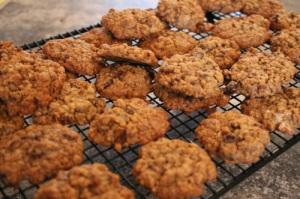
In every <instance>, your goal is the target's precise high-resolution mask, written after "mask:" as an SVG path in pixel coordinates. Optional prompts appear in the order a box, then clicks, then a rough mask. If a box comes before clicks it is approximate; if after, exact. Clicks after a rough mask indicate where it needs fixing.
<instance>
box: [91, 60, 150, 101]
mask: <svg viewBox="0 0 300 199" xmlns="http://www.w3.org/2000/svg"><path fill="white" fill-rule="evenodd" d="M96 89H97V91H98V92H99V93H100V95H101V96H102V97H105V98H109V99H112V100H116V99H119V98H134V97H137V98H145V97H146V95H147V94H148V93H149V92H150V90H151V78H150V75H149V74H148V72H147V71H146V70H145V69H143V68H140V67H137V66H131V65H127V64H122V65H116V66H110V67H105V68H103V69H102V70H101V73H100V74H98V75H97V81H96Z"/></svg>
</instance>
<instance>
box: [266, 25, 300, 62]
mask: <svg viewBox="0 0 300 199" xmlns="http://www.w3.org/2000/svg"><path fill="white" fill-rule="evenodd" d="M271 44H272V50H273V51H277V50H279V51H281V52H283V53H284V54H285V55H286V56H288V57H289V58H290V59H291V60H292V61H293V62H295V63H296V64H300V29H296V28H291V29H286V30H282V31H281V32H280V33H279V34H278V35H276V36H274V37H273V38H272V39H271Z"/></svg>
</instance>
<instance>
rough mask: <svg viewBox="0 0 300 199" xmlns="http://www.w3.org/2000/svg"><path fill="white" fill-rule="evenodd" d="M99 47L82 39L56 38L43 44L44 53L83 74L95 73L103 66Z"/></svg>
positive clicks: (68, 68)
mask: <svg viewBox="0 0 300 199" xmlns="http://www.w3.org/2000/svg"><path fill="white" fill-rule="evenodd" d="M97 52H98V49H97V48H96V47H95V46H94V45H92V44H89V43H86V42H85V41H83V40H80V39H72V38H67V39H55V40H50V41H48V42H47V43H46V44H45V45H44V46H43V53H44V54H45V55H46V56H47V57H48V58H49V59H51V60H53V61H56V62H58V63H59V64H61V65H62V66H64V67H65V68H66V69H67V70H68V71H70V72H74V73H79V74H82V75H95V74H96V73H97V72H98V71H99V70H100V69H101V68H102V67H103V64H102V63H101V59H100V58H99V56H98V54H97Z"/></svg>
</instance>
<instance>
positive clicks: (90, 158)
mask: <svg viewBox="0 0 300 199" xmlns="http://www.w3.org/2000/svg"><path fill="white" fill-rule="evenodd" d="M242 15H243V14H242V13H240V12H236V13H231V14H229V15H224V14H221V13H210V14H209V15H207V20H208V21H210V22H214V21H217V20H220V19H223V18H229V17H240V16H242ZM99 26H100V25H99V24H98V25H93V26H89V27H87V28H82V29H79V30H74V31H71V32H67V33H65V34H59V35H57V36H55V37H51V38H49V39H42V40H39V41H36V42H33V43H30V44H25V45H24V46H22V48H23V49H25V50H33V49H37V48H40V47H41V46H42V45H43V44H44V43H45V42H46V41H47V40H51V39H63V38H67V37H74V38H77V37H78V36H79V35H80V34H82V33H84V32H87V31H88V30H90V29H92V28H94V27H99ZM172 29H173V30H175V31H177V29H176V28H174V27H173V28H172ZM182 31H184V32H186V33H187V34H190V35H191V36H193V37H194V38H195V39H197V40H201V39H203V38H205V37H207V36H208V35H209V34H208V33H202V34H195V33H190V32H188V31H187V30H182ZM258 49H260V50H261V51H269V50H270V45H269V44H264V45H262V46H260V47H258ZM296 67H297V69H298V73H297V74H296V75H295V77H294V79H293V80H292V81H291V82H290V84H289V85H290V87H296V88H300V66H296ZM79 78H80V79H83V80H85V81H88V82H90V83H94V82H95V76H79ZM147 99H148V100H149V101H150V102H151V103H152V104H154V105H155V106H158V107H163V102H161V101H160V100H159V99H158V98H157V97H156V96H155V95H154V94H153V93H149V94H148V96H147ZM244 100H245V97H244V96H242V95H239V94H234V95H232V96H231V100H230V102H229V104H228V105H226V106H225V107H218V110H219V111H229V110H238V111H240V105H241V104H242V103H243V101H244ZM107 103H108V104H110V105H111V103H112V102H111V101H107ZM163 108H164V107H163ZM165 110H166V111H167V112H168V114H169V120H170V123H171V127H170V129H169V131H168V133H167V134H166V136H167V137H168V138H170V139H176V138H177V139H182V140H185V141H187V142H194V143H197V144H199V142H198V140H197V138H196V137H195V135H194V129H195V128H196V127H197V126H198V124H199V122H201V120H203V119H204V118H206V117H207V113H206V112H205V111H199V112H195V113H193V114H192V115H187V114H184V113H183V112H180V111H173V110H167V109H165ZM24 121H25V123H26V125H29V124H30V123H31V117H30V116H28V117H25V118H24ZM70 128H72V129H74V130H75V131H77V132H78V133H80V135H81V137H82V140H83V142H84V156H85V161H84V164H86V163H93V162H101V163H104V164H106V165H107V166H108V167H109V168H110V169H111V170H112V171H113V172H115V173H117V174H118V175H119V176H120V177H121V182H122V183H123V184H124V185H125V186H127V187H129V188H130V189H132V190H134V191H135V193H136V197H137V198H153V196H152V195H151V193H150V192H149V191H148V190H147V189H145V188H144V187H142V186H140V185H138V184H137V183H136V182H135V180H134V177H133V176H132V174H131V169H132V167H133V165H134V164H135V162H136V160H137V159H138V152H139V148H140V147H139V146H137V145H135V146H131V147H129V148H128V149H126V150H123V151H122V152H121V153H119V152H117V151H115V150H114V149H113V148H111V147H110V148H107V147H106V148H105V147H101V146H99V145H95V144H93V143H91V142H90V141H89V140H88V139H87V133H88V129H89V126H78V125H72V126H70ZM299 141H300V129H299V128H298V129H297V133H296V134H295V135H293V136H288V135H285V134H282V133H280V132H277V131H274V132H271V143H270V144H269V145H268V146H267V148H266V150H265V151H264V153H263V155H262V156H261V158H260V160H259V161H258V162H256V163H255V164H252V165H244V164H235V165H228V164H225V163H224V162H223V161H221V160H214V162H215V164H216V166H217V169H218V177H217V179H216V181H214V182H212V183H207V184H205V189H206V192H205V194H204V195H203V196H200V197H198V198H201V199H202V198H206V199H208V198H209V199H214V198H218V197H219V196H221V195H223V194H224V193H225V192H227V191H228V190H230V189H231V188H232V187H234V186H235V185H237V184H238V183H240V182H241V181H243V180H244V179H246V178H247V177H248V176H250V175H251V174H253V173H254V172H255V171H257V170H258V169H260V168H261V167H263V166H264V165H266V164H267V163H268V162H270V161H272V160H273V159H275V158H276V157H277V156H279V155H280V154H282V153H283V152H285V151H286V150H287V149H289V148H290V147H292V146H293V145H294V144H296V143H297V142H299ZM37 188H38V186H37V185H32V184H30V183H28V182H23V183H22V184H21V185H20V186H19V187H17V188H13V187H9V186H7V185H5V184H4V183H3V182H1V181H0V198H3V199H8V198H14V199H30V198H33V197H34V193H35V191H36V189H37Z"/></svg>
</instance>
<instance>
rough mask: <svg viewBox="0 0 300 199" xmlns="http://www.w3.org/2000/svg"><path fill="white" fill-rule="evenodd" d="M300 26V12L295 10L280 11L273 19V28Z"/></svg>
mask: <svg viewBox="0 0 300 199" xmlns="http://www.w3.org/2000/svg"><path fill="white" fill-rule="evenodd" d="M292 27H295V28H300V14H298V13H295V12H288V11H284V12H280V13H277V14H276V15H275V16H274V17H272V19H271V29H272V30H283V29H289V28H292Z"/></svg>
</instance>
